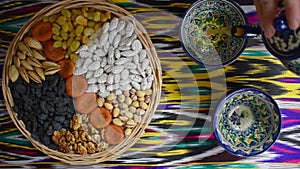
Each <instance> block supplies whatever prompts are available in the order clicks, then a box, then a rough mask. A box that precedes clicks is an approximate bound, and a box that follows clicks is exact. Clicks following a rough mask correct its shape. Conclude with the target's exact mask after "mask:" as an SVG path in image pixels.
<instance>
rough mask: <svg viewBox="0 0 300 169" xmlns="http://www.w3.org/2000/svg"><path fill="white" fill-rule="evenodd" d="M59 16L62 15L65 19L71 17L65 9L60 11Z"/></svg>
mask: <svg viewBox="0 0 300 169" xmlns="http://www.w3.org/2000/svg"><path fill="white" fill-rule="evenodd" d="M61 14H62V15H63V16H65V17H67V18H70V17H71V15H72V14H71V12H70V11H69V10H67V9H63V10H62V11H61Z"/></svg>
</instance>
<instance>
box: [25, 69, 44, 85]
mask: <svg viewBox="0 0 300 169" xmlns="http://www.w3.org/2000/svg"><path fill="white" fill-rule="evenodd" d="M27 73H28V76H29V78H30V79H31V80H33V81H34V82H36V83H42V81H41V79H40V77H39V75H37V74H36V73H35V72H34V71H31V70H30V71H28V72H27Z"/></svg>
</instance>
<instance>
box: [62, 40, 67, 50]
mask: <svg viewBox="0 0 300 169" xmlns="http://www.w3.org/2000/svg"><path fill="white" fill-rule="evenodd" d="M61 47H62V48H63V49H67V42H66V41H63V42H62V45H61Z"/></svg>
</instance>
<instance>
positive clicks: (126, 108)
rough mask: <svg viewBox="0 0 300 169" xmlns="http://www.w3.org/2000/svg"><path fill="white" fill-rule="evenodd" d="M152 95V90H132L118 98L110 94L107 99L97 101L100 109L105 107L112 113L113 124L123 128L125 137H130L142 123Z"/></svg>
mask: <svg viewBox="0 0 300 169" xmlns="http://www.w3.org/2000/svg"><path fill="white" fill-rule="evenodd" d="M151 95H152V90H151V89H147V90H145V91H143V90H138V91H136V90H135V89H130V91H124V92H123V93H122V94H121V95H118V96H116V95H115V94H114V93H110V95H108V96H107V97H106V99H104V98H103V97H99V98H98V100H97V101H98V106H99V107H105V108H107V109H108V110H110V111H111V113H112V116H113V119H112V123H113V124H115V125H116V126H120V127H122V128H123V129H124V133H125V136H128V135H130V134H131V132H132V130H133V128H134V127H135V126H136V125H137V124H139V123H141V120H142V119H143V115H144V114H145V113H146V111H147V109H148V106H149V103H150V102H151Z"/></svg>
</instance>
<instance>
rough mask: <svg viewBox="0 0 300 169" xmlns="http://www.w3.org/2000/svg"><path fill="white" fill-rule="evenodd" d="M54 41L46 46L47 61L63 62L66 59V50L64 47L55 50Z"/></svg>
mask: <svg viewBox="0 0 300 169" xmlns="http://www.w3.org/2000/svg"><path fill="white" fill-rule="evenodd" d="M54 43H55V41H54V40H48V41H46V42H45V44H44V53H45V55H46V57H47V59H49V60H51V61H53V62H57V61H59V60H62V59H63V58H64V57H65V54H66V50H65V49H63V48H62V47H59V48H55V47H54Z"/></svg>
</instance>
